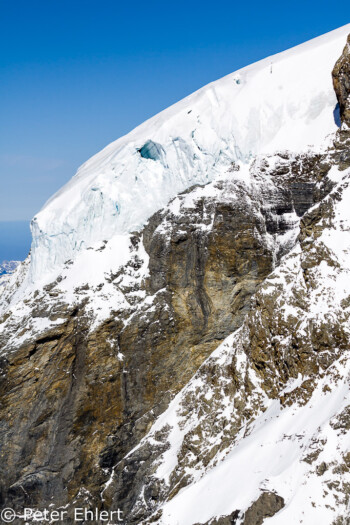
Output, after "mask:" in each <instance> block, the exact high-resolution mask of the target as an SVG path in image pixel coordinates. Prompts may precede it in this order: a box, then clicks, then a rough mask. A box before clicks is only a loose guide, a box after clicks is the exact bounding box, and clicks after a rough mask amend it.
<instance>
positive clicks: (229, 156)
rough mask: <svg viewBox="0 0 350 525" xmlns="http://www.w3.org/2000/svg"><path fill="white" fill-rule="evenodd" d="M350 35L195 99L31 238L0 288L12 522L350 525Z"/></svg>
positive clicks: (76, 189)
mask: <svg viewBox="0 0 350 525" xmlns="http://www.w3.org/2000/svg"><path fill="white" fill-rule="evenodd" d="M349 33H350V25H347V26H344V27H343V28H340V29H338V30H336V31H333V32H331V33H329V34H327V35H324V36H322V37H319V38H317V39H315V40H312V41H311V42H307V43H306V44H303V45H301V46H298V47H296V48H293V49H291V50H289V51H286V52H284V53H280V54H279V55H276V56H274V57H270V58H267V59H265V60H262V61H261V62H258V63H257V64H254V65H252V66H248V67H246V68H243V69H241V70H239V71H237V72H235V73H232V74H231V75H228V76H227V77H225V78H223V79H221V80H218V81H217V82H214V83H212V84H210V85H208V86H206V87H204V88H203V89H201V90H199V91H197V92H196V93H194V94H193V95H190V96H189V97H187V98H186V99H184V100H183V101H181V102H179V103H178V104H175V105H174V106H172V107H171V108H169V109H167V110H165V111H163V112H162V113H160V114H159V115H157V116H155V117H154V118H152V119H150V120H149V121H147V122H145V123H144V124H142V125H141V126H140V127H138V128H136V129H135V130H134V131H132V132H131V133H129V134H128V135H126V136H125V137H122V138H121V139H119V140H117V141H116V142H115V143H112V144H111V145H109V146H107V148H105V149H104V150H103V151H102V152H100V153H98V154H97V155H96V156H95V157H93V158H92V159H91V160H89V161H88V162H87V163H85V164H84V165H83V166H82V167H81V168H80V169H79V171H78V173H77V174H76V175H75V177H73V179H72V180H71V181H70V182H69V183H68V184H67V185H66V186H64V187H63V188H62V190H60V191H59V192H58V193H57V194H56V195H54V196H53V197H52V198H51V199H50V200H49V201H48V203H47V204H46V205H45V206H44V208H43V209H42V210H41V211H40V212H39V213H38V214H37V215H36V217H34V219H33V221H32V232H33V244H32V250H31V255H30V256H29V257H28V259H27V260H26V261H25V262H24V263H23V264H20V265H19V266H18V267H17V268H16V270H15V271H14V272H13V274H12V275H11V276H10V277H9V278H8V279H7V282H6V284H5V286H2V287H0V316H1V317H0V352H1V353H0V359H1V370H0V372H1V375H0V401H1V403H0V418H1V427H0V443H1V454H2V461H1V463H0V502H1V504H2V505H3V507H11V508H14V509H15V511H16V513H17V515H18V516H20V515H21V513H22V512H23V509H24V508H29V509H33V511H34V510H38V511H40V512H42V511H43V509H48V508H50V509H54V510H59V509H62V508H63V509H64V511H65V521H64V523H67V524H69V523H74V509H76V508H83V509H86V510H90V509H94V512H95V514H94V517H93V519H92V520H90V522H91V523H96V524H98V523H101V522H102V521H103V520H102V518H101V515H102V514H101V513H102V512H106V513H107V514H106V515H107V516H109V523H110V524H112V523H114V521H113V519H112V515H111V514H108V513H111V512H114V513H117V512H118V511H121V512H122V514H123V520H124V523H126V524H135V525H136V524H141V523H142V524H145V525H146V524H151V523H152V524H158V525H178V524H180V525H198V524H202V525H204V524H205V525H228V524H231V525H261V524H263V523H264V524H265V523H266V524H267V525H280V524H281V523H283V524H286V525H295V524H297V523H300V524H302V523H303V524H308V525H309V524H313V523H318V524H319V525H346V524H347V523H349V519H350V507H349V505H350V503H349V502H350V448H349V446H350V444H349V438H348V431H349V429H350V388H349V381H350V357H349V354H348V352H349V348H350V327H349V319H350V284H349V283H350V280H349V276H350V259H349V253H350V233H349V232H350V212H349V206H348V201H349V200H350V195H348V193H349V191H350V185H349V182H350V130H349V120H348V108H349V101H350V77H349V72H350V54H349V38H348V35H349ZM344 46H345V47H344ZM16 520H17V522H18V523H21V518H20V517H17V518H16ZM101 520H102V521H101ZM29 521H30V520H29Z"/></svg>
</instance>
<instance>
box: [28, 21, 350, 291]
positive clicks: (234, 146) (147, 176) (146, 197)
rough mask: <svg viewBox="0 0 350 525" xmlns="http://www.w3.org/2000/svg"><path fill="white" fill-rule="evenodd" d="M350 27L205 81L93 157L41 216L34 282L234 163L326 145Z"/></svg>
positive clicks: (35, 236) (139, 222) (32, 272)
mask: <svg viewBox="0 0 350 525" xmlns="http://www.w3.org/2000/svg"><path fill="white" fill-rule="evenodd" d="M349 31H350V25H347V26H344V27H342V28H340V29H338V30H336V31H333V32H331V33H328V34H326V35H323V36H321V37H319V38H316V39H314V40H312V41H310V42H307V43H305V44H302V45H300V46H298V47H296V48H293V49H291V50H288V51H286V52H283V53H280V54H278V55H275V56H273V57H270V58H267V59H265V60H262V61H260V62H258V63H256V64H253V65H251V66H248V67H246V68H243V69H241V70H239V71H237V72H235V73H232V74H230V75H228V76H226V77H224V78H222V79H221V80H218V81H216V82H213V83H212V84H209V85H208V86H206V87H204V88H202V89H200V90H199V91H197V92H196V93H194V94H192V95H190V96H189V97H187V98H185V99H184V100H182V101H180V102H179V103H177V104H175V105H174V106H172V107H170V108H169V109H167V110H165V111H163V112H162V113H160V114H159V115H157V116H155V117H154V118H152V119H150V120H149V121H147V122H145V123H144V124H142V125H141V126H139V127H138V128H136V129H135V130H134V131H132V132H131V133H129V134H128V135H126V136H125V137H122V138H121V139H119V140H117V141H116V142H114V143H112V144H110V145H109V146H107V147H106V148H105V149H104V150H103V151H101V152H100V153H98V154H97V155H95V156H94V157H93V158H92V159H90V160H89V161H88V162H86V163H85V164H84V165H83V166H82V167H81V168H80V169H79V170H78V172H77V174H76V175H75V177H73V179H72V180H71V181H70V182H69V183H68V184H66V185H65V186H64V187H63V188H62V189H61V190H60V191H59V192H58V193H57V194H56V195H54V196H53V197H52V198H51V199H50V200H49V201H48V203H47V204H46V205H45V206H44V208H43V209H42V210H41V211H40V213H39V214H38V215H37V216H36V217H34V219H33V221H32V234H33V243H32V260H31V266H30V281H31V282H32V283H35V284H36V285H38V284H39V282H40V281H42V282H44V281H45V282H48V281H50V280H52V279H53V278H54V276H55V273H56V275H57V273H58V272H59V270H60V268H61V267H62V265H63V263H64V262H66V261H67V260H71V259H75V257H76V256H77V253H78V252H79V251H81V250H83V249H86V248H88V247H90V246H93V245H96V243H97V244H99V243H101V242H102V241H104V240H109V239H111V238H112V237H113V236H114V235H116V234H125V233H127V232H131V231H133V230H136V229H138V228H140V226H141V225H143V224H144V222H145V221H146V220H147V218H148V217H150V216H151V215H152V214H153V213H154V212H155V211H157V210H158V209H160V208H162V207H163V206H164V205H165V204H166V203H167V202H168V201H169V199H170V198H172V197H174V196H175V195H176V194H177V193H179V192H180V191H182V190H184V189H186V188H188V187H190V186H191V185H193V184H195V183H206V182H208V181H210V180H213V179H214V178H215V177H216V176H217V175H218V174H220V173H221V172H222V170H223V169H227V165H228V164H229V163H230V162H232V161H240V162H242V163H246V162H248V161H249V160H250V159H251V157H252V156H254V155H255V154H257V153H268V152H273V151H275V150H280V149H285V148H288V149H290V150H293V151H299V150H304V149H307V148H308V147H309V146H310V145H314V146H318V145H319V144H320V143H321V142H322V141H323V140H324V138H325V137H326V136H327V135H328V134H329V133H331V132H333V131H334V130H335V129H336V118H335V117H334V114H333V111H334V109H335V107H336V97H335V94H334V91H333V88H332V80H331V71H332V68H333V66H334V63H335V61H336V59H337V58H338V57H339V55H340V53H341V51H342V48H343V47H344V43H345V38H346V36H347V34H348V33H349Z"/></svg>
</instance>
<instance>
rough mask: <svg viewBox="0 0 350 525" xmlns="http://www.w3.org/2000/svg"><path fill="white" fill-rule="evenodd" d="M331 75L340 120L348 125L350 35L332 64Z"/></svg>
mask: <svg viewBox="0 0 350 525" xmlns="http://www.w3.org/2000/svg"><path fill="white" fill-rule="evenodd" d="M332 76H333V85H334V90H335V93H336V95H337V98H338V102H339V108H340V117H341V120H342V122H343V123H345V124H347V126H350V35H349V36H348V41H347V44H346V46H345V47H344V51H343V54H342V56H341V57H340V58H339V60H338V61H337V63H336V64H335V66H334V69H333V72H332Z"/></svg>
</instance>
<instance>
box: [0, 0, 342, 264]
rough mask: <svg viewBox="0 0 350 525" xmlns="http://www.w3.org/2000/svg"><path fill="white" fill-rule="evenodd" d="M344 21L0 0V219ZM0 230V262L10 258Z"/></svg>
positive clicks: (325, 14)
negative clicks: (207, 91)
mask: <svg viewBox="0 0 350 525" xmlns="http://www.w3.org/2000/svg"><path fill="white" fill-rule="evenodd" d="M333 6H334V7H333ZM349 13H350V9H349V4H348V2H345V1H342V0H338V2H337V3H334V4H333V5H332V6H331V5H330V3H329V1H322V0H319V1H317V2H316V1H309V2H305V1H299V0H294V1H293V2H280V1H278V2H277V1H275V2H269V1H264V2H257V1H253V0H251V1H250V2H244V1H239V2H236V1H226V0H224V1H222V0H217V1H216V2H205V1H202V2H199V1H191V0H187V1H183V0H178V1H177V2H164V1H162V2H160V1H148V2H144V1H143V2H139V1H134V2H132V3H128V2H119V1H116V0H114V1H110V0H99V1H95V0H84V1H74V0H70V1H67V0H59V1H58V0H57V1H50V0H46V1H45V2H44V1H41V0H31V1H30V2H28V0H21V1H17V0H11V1H8V0H0V46H1V50H2V52H1V54H0V75H1V82H0V115H1V118H0V182H1V192H0V221H28V220H29V219H30V218H31V217H32V216H33V215H34V214H35V213H36V212H37V211H38V210H39V209H40V208H41V206H42V205H43V204H44V203H45V201H46V200H47V199H48V198H49V197H50V196H51V195H52V193H53V192H55V191H56V190H57V189H58V188H59V187H60V186H61V185H62V184H63V183H64V182H66V181H67V180H68V179H69V178H70V177H71V176H72V175H74V173H75V171H76V169H77V168H78V166H79V165H80V164H81V163H82V162H84V161H85V160H87V158H89V157H90V156H91V155H93V154H94V153H96V152H97V151H99V150H100V149H101V148H102V147H103V146H105V145H106V144H108V143H109V142H111V141H112V140H115V139H116V138H118V137H119V136H121V135H123V134H124V133H126V132H128V131H129V130H131V129H132V128H133V127H135V126H136V125H137V124H139V123H141V122H142V121H144V120H145V119H146V118H148V117H151V116H152V115H154V114H155V113H157V112H159V111H161V110H162V109H164V108H166V107H167V106H169V105H170V104H172V103H174V102H176V101H177V100H180V99H181V98H183V97H184V96H186V95H188V94H189V93H191V92H193V91H195V90H196V89H198V88H200V87H201V86H203V85H205V84H206V83H208V82H210V81H212V80H216V79H217V78H220V77H221V76H223V75H225V74H227V73H230V72H232V71H234V70H235V69H238V68H240V67H242V66H244V65H247V64H249V63H251V62H254V61H256V60H259V59H260V58H264V57H265V56H268V55H270V54H273V53H277V52H279V51H283V50H284V49H287V48H289V47H291V46H293V45H297V44H299V43H301V42H303V41H305V40H308V39H310V38H313V37H315V36H318V35H320V34H322V33H325V32H327V31H330V30H332V29H335V28H337V27H339V26H341V25H344V24H346V23H348V22H349ZM18 228H19V225H18ZM3 231H4V225H3V228H0V260H1V259H2V258H13V257H12V255H11V253H13V248H10V247H9V245H8V242H7V241H6V240H5V237H4V235H3V233H2V232H3ZM27 231H28V230H27V226H26V225H25V224H23V232H27ZM26 235H28V233H26ZM18 246H19V247H20V246H23V249H22V252H21V253H23V257H24V256H25V252H26V251H27V249H28V244H27V245H26V246H25V247H24V244H23V235H22V234H21V235H19V236H18ZM6 253H7V254H8V255H7V256H6V255H4V254H6Z"/></svg>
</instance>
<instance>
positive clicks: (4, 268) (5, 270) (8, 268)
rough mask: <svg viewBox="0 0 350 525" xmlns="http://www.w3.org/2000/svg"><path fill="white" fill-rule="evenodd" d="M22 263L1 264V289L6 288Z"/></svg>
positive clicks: (6, 262) (4, 262)
mask: <svg viewBox="0 0 350 525" xmlns="http://www.w3.org/2000/svg"><path fill="white" fill-rule="evenodd" d="M19 264H20V261H3V262H2V263H1V264H0V287H1V286H5V284H6V283H7V281H8V279H9V276H10V275H12V274H13V272H14V271H15V270H16V268H17V266H18V265H19Z"/></svg>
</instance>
